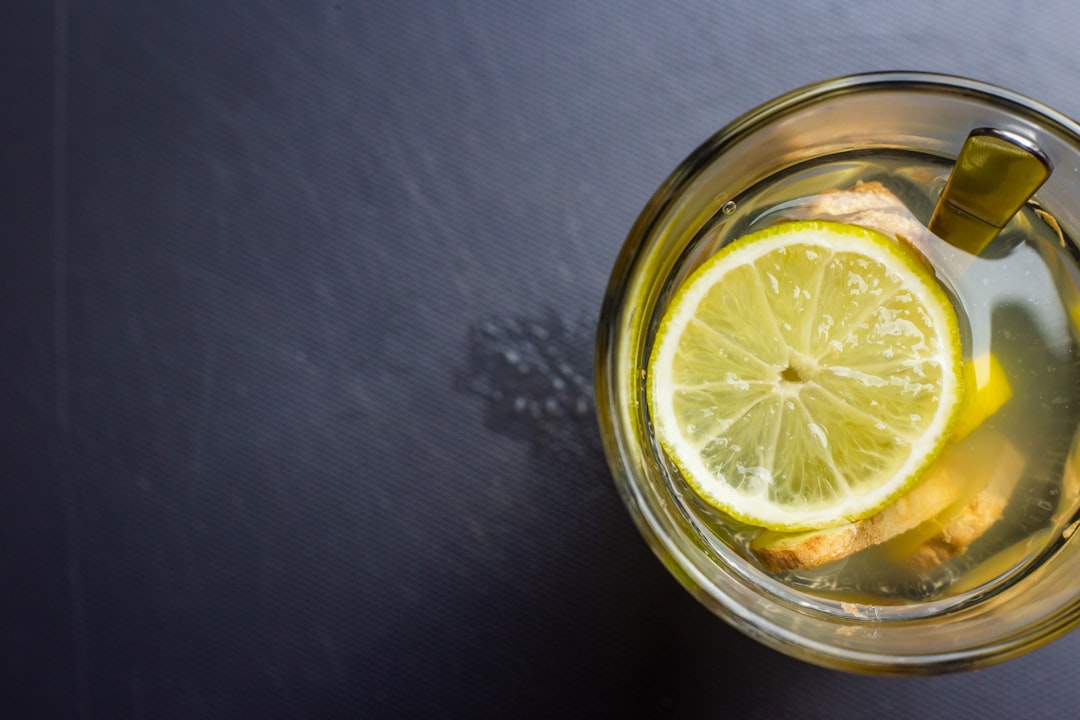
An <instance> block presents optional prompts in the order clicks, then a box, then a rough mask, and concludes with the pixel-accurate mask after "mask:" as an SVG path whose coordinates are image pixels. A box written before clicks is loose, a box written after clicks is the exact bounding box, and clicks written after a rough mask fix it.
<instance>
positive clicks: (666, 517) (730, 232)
mask: <svg viewBox="0 0 1080 720" xmlns="http://www.w3.org/2000/svg"><path fill="white" fill-rule="evenodd" d="M983 127H991V128H999V129H1004V130H1007V131H1009V132H1013V133H1015V134H1018V135H1021V136H1023V137H1025V138H1027V139H1029V140H1031V141H1033V142H1034V143H1035V144H1036V145H1038V147H1039V148H1041V149H1042V151H1043V152H1044V153H1045V154H1046V155H1047V156H1048V157H1049V158H1050V160H1051V161H1052V162H1053V164H1054V171H1053V174H1052V175H1051V177H1050V179H1049V180H1048V181H1047V182H1046V183H1045V185H1043V186H1042V188H1041V189H1040V190H1039V191H1038V193H1037V195H1036V196H1035V198H1034V199H1033V201H1032V202H1031V203H1029V205H1028V207H1027V208H1025V210H1024V211H1023V212H1022V213H1021V215H1018V216H1017V218H1016V220H1015V221H1014V222H1013V223H1011V224H1010V225H1009V226H1008V227H1006V228H1005V230H1004V231H1003V232H1002V234H1001V236H1000V237H999V238H998V240H997V241H995V243H994V245H993V246H992V247H991V248H989V249H988V251H987V257H986V258H980V259H978V260H977V261H975V262H976V266H975V267H973V268H972V269H971V270H970V271H969V272H970V273H973V275H971V277H973V278H975V279H981V280H982V283H983V284H989V283H1000V282H1008V278H1009V277H1012V276H1014V275H1017V274H1021V273H1029V274H1030V273H1031V272H1032V270H1031V268H1035V270H1034V272H1036V274H1039V279H1037V281H1036V282H1035V284H1034V285H1033V286H1032V287H1036V288H1038V287H1041V288H1043V289H1044V290H1047V292H1048V294H1047V295H1041V294H1039V293H1038V292H1037V291H1036V290H1032V291H1030V293H1031V294H1030V297H1028V296H1024V293H1028V292H1029V291H1028V290H1025V289H1024V288H1025V287H1027V286H1024V285H1018V288H1017V293H1018V294H1017V296H1016V297H1015V298H1013V300H1012V301H1010V302H1011V305H1010V307H1009V308H1005V309H1004V310H1003V314H1001V315H1000V316H999V315H994V323H995V324H994V327H993V330H992V332H993V333H997V335H995V337H997V336H998V335H1000V336H1002V337H1006V336H1008V337H1011V336H1010V335H1009V333H1012V334H1014V335H1016V334H1017V333H1019V334H1020V335H1022V334H1023V333H1024V332H1025V331H1026V330H1025V328H1028V326H1032V327H1035V328H1036V330H1033V331H1032V332H1036V331H1037V332H1038V333H1039V334H1037V335H1033V336H1032V337H1034V338H1035V341H1034V342H1032V341H1029V340H1025V341H1024V342H1023V343H1021V345H1031V344H1040V343H1041V344H1042V345H1043V346H1045V348H1044V349H1046V352H1045V353H1044V354H1043V355H1040V356H1038V362H1039V363H1041V364H1040V365H1039V367H1033V366H1034V365H1035V364H1036V363H1035V362H1034V361H1033V360H1032V356H1028V355H1023V350H1022V349H1021V350H1016V351H1015V352H1016V353H1017V358H1016V359H1015V361H1014V363H1013V364H1014V365H1015V366H1016V367H1019V368H1022V369H1023V370H1024V372H1026V373H1027V375H1025V377H1026V378H1028V379H1027V380H1026V381H1024V382H1021V383H1018V385H1017V386H1016V387H1015V390H1016V394H1017V396H1018V397H1019V398H1020V399H1019V400H1017V402H1018V403H1021V405H1018V407H1021V408H1022V409H1023V412H1024V413H1028V414H1029V415H1030V418H1026V417H1023V418H1020V421H1018V422H1016V423H1014V425H1013V426H1012V427H1013V428H1014V429H1015V428H1020V429H1018V430H1015V431H1016V432H1018V433H1021V434H1022V433H1023V432H1024V430H1023V426H1024V425H1025V424H1026V425H1030V426H1031V427H1032V428H1035V429H1036V430H1035V431H1033V432H1032V433H1029V434H1031V435H1037V436H1039V437H1037V438H1035V439H1034V440H1032V439H1030V438H1029V439H1028V440H1023V439H1018V440H1017V441H1018V442H1019V443H1021V444H1024V443H1027V445H1026V446H1027V447H1029V448H1036V447H1039V446H1037V445H1032V444H1031V443H1033V442H1039V441H1041V439H1045V438H1046V437H1051V436H1053V438H1054V442H1055V443H1056V445H1054V447H1055V448H1057V449H1056V450H1054V453H1056V454H1053V453H1051V454H1052V455H1053V461H1052V462H1051V461H1049V460H1048V461H1046V462H1042V461H1040V463H1036V464H1037V465H1038V467H1036V468H1035V470H1033V472H1037V474H1038V476H1039V477H1038V478H1037V480H1036V481H1034V482H1038V483H1043V484H1042V485H1039V492H1040V493H1042V494H1039V495H1037V496H1036V495H1033V494H1032V493H1031V492H1027V491H1026V490H1025V491H1024V493H1027V494H1024V493H1022V492H1019V491H1018V492H1017V493H1016V494H1015V495H1014V496H1013V498H1012V499H1011V500H1010V502H1011V503H1014V504H1020V503H1024V504H1026V505H1025V507H1024V508H1018V509H1017V510H1016V513H1015V515H1016V517H1018V518H1020V519H1019V520H1017V522H1018V523H1020V524H1021V525H1022V524H1023V523H1024V522H1027V520H1026V519H1029V518H1030V517H1032V514H1033V513H1034V514H1035V515H1037V517H1036V518H1035V519H1034V520H1032V521H1031V522H1030V527H1027V526H1024V527H1023V537H1018V536H1017V537H1011V538H1009V539H1007V541H1002V543H1003V544H1002V545H1001V546H1000V547H996V548H993V549H992V552H991V551H987V552H986V553H984V554H985V557H982V558H981V559H980V560H979V562H978V563H977V564H975V565H972V566H970V567H968V566H964V567H962V568H961V570H957V571H955V572H959V573H960V577H959V582H958V583H956V584H955V587H953V588H952V589H951V590H949V591H948V592H945V593H941V594H938V595H935V594H933V593H929V594H927V595H926V596H925V597H919V598H916V599H910V598H909V599H907V600H904V599H902V598H901V599H899V600H897V599H895V598H892V599H888V598H883V599H880V600H878V599H875V596H872V595H867V594H866V593H851V594H850V597H845V595H844V593H842V592H841V593H835V592H833V593H828V592H826V593H822V592H817V591H815V589H814V588H813V587H812V586H808V585H806V584H805V583H804V584H802V585H800V584H799V583H792V582H790V581H789V579H786V578H784V577H778V576H776V575H774V574H770V573H769V572H766V571H765V570H764V569H763V568H762V567H761V566H760V564H758V563H755V562H754V560H753V558H752V557H748V556H747V553H746V552H744V551H742V550H740V548H739V546H738V543H736V542H735V541H734V540H733V539H732V538H733V537H734V535H735V534H736V531H737V530H738V528H737V527H736V528H735V529H734V530H733V529H732V528H731V527H728V526H727V525H725V521H724V520H723V518H720V519H719V520H718V519H717V518H716V517H715V513H711V511H710V510H709V509H708V508H703V507H702V505H701V503H700V502H698V501H697V500H696V499H695V497H694V496H693V493H692V492H691V491H690V490H689V489H688V487H687V486H686V484H685V483H684V482H683V481H682V479H681V477H680V476H679V474H678V471H677V470H676V469H675V468H674V467H673V465H672V464H671V463H670V462H669V461H668V459H667V458H666V457H665V455H664V452H663V450H662V449H661V448H660V447H659V446H658V444H657V443H656V441H655V438H654V436H653V434H652V431H651V426H650V418H649V415H648V408H647V404H646V398H645V385H644V377H645V370H646V366H647V360H648V358H649V354H650V352H651V349H652V345H653V339H654V334H655V331H656V328H657V323H658V321H659V319H660V317H661V316H662V315H663V312H664V309H665V308H666V306H667V304H668V303H669V301H670V299H671V297H672V294H673V292H674V290H675V288H677V287H678V285H679V283H680V282H681V281H682V280H683V279H685V278H686V276H687V275H688V274H689V273H690V272H691V271H692V270H693V268H694V267H696V266H698V265H700V263H701V262H702V261H703V260H704V259H705V258H707V257H708V256H709V255H710V254H712V253H713V252H715V251H716V250H717V249H718V248H719V247H720V246H722V245H723V244H724V243H726V242H727V241H729V240H731V239H732V238H734V237H736V236H738V235H740V234H742V233H743V232H745V231H748V230H752V229H754V228H755V227H756V226H757V225H756V223H759V222H761V218H763V217H767V216H768V215H769V213H770V212H773V211H774V210H775V208H777V207H782V206H784V205H785V203H790V202H791V201H792V198H796V197H798V196H800V195H806V194H812V193H814V192H819V191H822V190H825V189H828V188H829V187H834V186H843V185H845V184H847V183H849V182H852V181H854V180H856V179H863V178H865V177H867V176H868V173H869V174H870V175H874V174H876V175H877V176H884V175H888V176H890V177H892V178H893V179H894V180H896V178H899V179H898V180H896V182H899V183H901V184H906V185H907V186H911V187H914V188H916V189H917V190H919V191H920V192H922V193H923V194H922V195H921V196H920V197H922V198H923V201H922V202H919V201H914V202H911V203H909V209H910V210H911V211H912V212H913V213H914V214H915V215H916V216H917V217H918V218H919V220H921V221H922V222H923V223H926V222H928V220H929V214H930V213H931V211H932V210H933V200H934V198H935V196H936V194H939V193H940V192H941V188H942V186H943V185H944V182H945V178H946V177H947V174H948V169H949V166H950V165H951V163H952V162H953V161H954V160H955V158H956V156H957V154H958V153H959V151H960V148H961V146H962V145H963V143H964V141H965V138H966V137H967V136H968V133H969V132H970V131H971V130H972V129H974V128H983ZM912 168H914V169H912ZM1078 213H1080V126H1078V125H1077V124H1076V123H1075V122H1073V121H1072V120H1070V119H1069V118H1067V117H1065V116H1063V115H1062V114H1060V113H1058V112H1056V111H1054V110H1052V109H1050V108H1048V107H1046V106H1044V105H1042V104H1040V103H1037V102H1034V101H1032V100H1029V99H1028V98H1025V97H1023V96H1021V95H1018V94H1016V93H1013V92H1009V91H1007V90H1002V89H1000V88H996V87H993V86H990V85H987V84H984V83H981V82H976V81H972V80H967V79H961V78H955V77H948V76H941V75H930V74H921V73H907V72H893V73H878V74H869V75H859V76H852V77H845V78H840V79H836V80H831V81H828V82H823V83H820V84H817V85H813V86H810V87H807V88H803V89H800V90H797V91H794V92H791V93H789V94H787V95H784V96H782V97H780V98H777V99H776V100H773V101H772V102H769V103H767V104H766V105H764V106H762V107H759V108H757V109H756V110H753V111H751V112H749V113H747V114H746V115H744V116H742V117H740V118H738V119H736V120H735V121H734V122H732V123H730V124H729V125H727V126H726V127H724V128H723V129H722V130H720V131H719V132H718V133H717V134H716V135H714V136H713V137H712V138H710V139H709V140H708V141H707V142H705V143H704V144H703V145H702V146H701V147H699V148H698V149H697V150H695V151H694V152H693V153H692V154H691V155H690V156H689V157H688V158H687V159H686V160H685V161H684V162H683V163H682V164H681V165H680V166H679V167H678V168H677V169H676V170H675V171H674V172H673V173H672V174H671V176H670V177H669V178H668V179H667V180H666V181H665V182H664V183H663V185H661V187H660V188H659V189H658V190H657V191H656V193H655V195H654V196H653V197H652V198H651V199H650V200H649V202H648V204H647V205H646V206H645V208H644V210H643V211H642V213H641V215H640V216H639V218H638V220H637V222H636V223H635V225H634V227H633V228H632V230H631V232H630V234H629V237H628V238H627V240H626V243H625V245H624V247H623V248H622V251H621V254H620V255H619V257H618V260H617V262H616V265H615V267H614V270H613V273H612V275H611V279H610V284H609V286H608V289H607V294H606V297H605V300H604V305H603V309H602V313H601V317H600V325H599V333H598V344H597V356H596V384H597V408H598V413H599V420H600V427H601V432H602V435H603V439H604V445H605V452H606V454H607V458H608V462H609V465H610V467H611V469H612V472H613V474H614V477H615V481H616V484H617V486H618V488H619V490H620V493H621V496H622V498H623V500H624V501H625V503H626V505H627V507H628V508H629V510H630V513H631V515H632V516H633V518H634V520H635V522H636V524H637V526H638V528H639V530H640V531H641V533H642V534H643V536H644V537H645V539H646V540H647V542H648V543H649V545H650V546H651V547H652V548H653V550H654V551H655V552H656V554H657V555H658V556H659V557H660V559H661V560H662V561H663V562H664V563H665V565H666V566H667V567H668V568H669V570H670V571H671V572H672V573H673V574H674V575H675V577H676V578H678V580H679V581H680V582H681V583H682V584H683V585H684V586H685V587H686V588H687V589H688V590H689V591H690V592H691V593H693V594H694V595H695V596H696V597H697V598H698V599H699V600H700V601H701V602H702V603H704V604H705V605H706V606H707V607H708V608H709V609H710V610H712V611H713V612H714V613H715V614H717V615H718V616H720V617H721V618H723V619H724V620H726V621H727V622H729V623H730V624H731V625H733V626H734V627H736V628H738V629H739V630H741V631H743V632H744V633H746V634H747V635H749V636H751V637H754V638H756V639H758V640H759V641H761V642H762V643H764V644H766V645H768V646H771V647H773V648H775V649H777V650H780V651H782V652H785V653H787V654H789V655H792V656H794V657H798V658H801V659H804V660H807V661H810V662H814V663H817V664H820V665H824V666H829V667H834V668H839V669H845V670H853V671H862V672H876V673H891V674H916V673H931V672H943V671H952V670H959V669H964V668H971V667H977V666H982V665H986V664H989V663H993V662H998V661H1001V660H1004V659H1007V658H1010V657H1013V656H1016V655H1018V654H1020V653H1022V652H1025V651H1028V650H1031V649H1032V648H1035V647H1038V646H1040V645H1042V644H1044V643H1046V642H1048V641H1049V640H1051V639H1053V638H1055V637H1057V636H1059V635H1061V634H1062V633H1064V632H1066V631H1068V630H1069V629H1071V628H1072V627H1073V626H1074V625H1076V623H1077V622H1078V620H1080V548H1078V547H1077V542H1078V541H1077V540H1076V539H1075V538H1072V530H1074V529H1075V527H1076V525H1075V524H1074V523H1076V522H1077V519H1078V518H1080V515H1078V514H1077V502H1076V498H1077V495H1078V494H1080V491H1078V489H1077V485H1078V483H1077V481H1076V475H1075V474H1074V471H1073V468H1074V466H1075V465H1077V452H1076V449H1075V446H1076V439H1075V438H1076V427H1077V421H1076V414H1075V409H1076V406H1077V405H1080V398H1078V397H1074V396H1072V395H1070V394H1069V393H1067V392H1065V391H1062V392H1061V393H1058V392H1057V391H1054V392H1049V391H1047V392H1046V393H1045V395H1046V397H1042V395H1043V394H1044V393H1043V388H1045V387H1047V385H1048V384H1049V383H1051V381H1052V382H1053V383H1055V384H1056V385H1055V387H1057V386H1058V385H1061V383H1065V385H1061V386H1062V387H1065V386H1070V387H1071V386H1080V374H1077V373H1075V367H1074V362H1073V361H1074V359H1075V357H1076V353H1075V348H1076V346H1077V337H1078V336H1080V333H1078V332H1077V324H1078V323H1080V292H1078V291H1077V287H1080V282H1078V278H1080V273H1078V270H1077V257H1078V256H1080V250H1078V249H1077V246H1076V244H1075V243H1074V241H1073V238H1074V237H1077V231H1080V217H1078ZM1033 223H1039V229H1038V234H1040V237H1043V238H1044V239H1043V240H1042V241H1039V240H1037V239H1033V237H1032V233H1033V231H1032V227H1033ZM1048 228H1049V229H1048ZM1047 233H1051V234H1050V237H1051V238H1052V240H1051V241H1045V237H1046V236H1047ZM1040 243H1041V244H1040ZM1024 263H1027V264H1026V265H1025V264H1024ZM1032 263H1034V265H1033V264H1032ZM1001 278H1005V280H1001ZM1009 312H1013V315H1012V316H1010V315H1009ZM1043 313H1047V314H1046V315H1045V316H1044V315H1043ZM1010 318H1011V319H1010ZM1029 321H1030V322H1029ZM1010 323H1013V324H1012V325H1011V324H1010ZM1013 325H1015V328H1014V327H1013ZM988 332H991V331H989V330H988ZM1018 347H1019V346H1018ZM1003 352H1004V353H1005V354H1008V353H1010V352H1013V351H1011V350H1008V348H1007V347H1006V349H1005V350H1004V351H1003ZM1021 355H1023V356H1022V357H1021ZM1008 360H1009V358H1007V357H1006V358H1003V361H1008ZM1025 362H1026V363H1027V364H1026V365H1024V363H1025ZM1044 378H1045V381H1044ZM1023 403H1026V404H1023ZM1040 423H1041V424H1040ZM1007 432H1008V430H1007ZM1042 455H1046V453H1042ZM1029 464H1030V463H1029ZM1044 486H1045V487H1044ZM1032 492H1034V491H1032ZM1033 498H1034V499H1033ZM1028 505H1030V507H1028ZM952 580H956V577H953V578H952Z"/></svg>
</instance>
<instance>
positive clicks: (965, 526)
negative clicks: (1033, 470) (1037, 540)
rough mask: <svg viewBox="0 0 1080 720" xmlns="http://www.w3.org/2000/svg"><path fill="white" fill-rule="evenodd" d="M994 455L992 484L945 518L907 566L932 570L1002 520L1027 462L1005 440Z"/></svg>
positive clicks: (964, 549)
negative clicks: (939, 527)
mask: <svg viewBox="0 0 1080 720" xmlns="http://www.w3.org/2000/svg"><path fill="white" fill-rule="evenodd" d="M994 452H995V457H994V460H995V462H994V466H993V469H992V471H991V472H992V475H991V477H990V484H989V485H988V486H987V487H985V488H983V489H982V490H981V491H979V492H978V493H977V494H976V495H975V497H974V498H973V499H972V500H971V502H970V503H969V504H968V505H967V506H965V507H964V508H963V509H961V510H960V511H959V512H958V513H957V514H955V515H952V516H951V517H948V519H945V520H944V522H943V523H942V524H943V526H942V527H941V531H940V532H939V533H938V534H936V535H935V536H934V537H931V538H930V539H928V540H926V541H925V542H924V543H922V544H921V545H919V546H918V548H916V549H915V551H914V552H912V553H911V554H910V555H909V556H908V557H907V558H906V559H905V560H904V561H903V564H904V565H906V566H908V567H910V568H912V569H916V570H931V569H933V568H935V567H937V566H938V565H940V564H941V563H943V562H945V561H946V560H951V559H952V558H954V557H958V556H960V555H963V554H964V553H965V552H967V550H968V548H969V547H971V544H972V543H974V542H975V541H976V540H978V539H979V538H980V537H982V536H983V535H984V534H985V533H986V531H987V530H989V529H990V528H991V527H993V525H994V523H996V522H997V521H998V520H1000V519H1001V516H1002V514H1004V512H1005V506H1006V505H1008V503H1009V498H1010V497H1011V495H1012V493H1013V490H1015V489H1016V485H1017V483H1018V482H1019V481H1020V477H1021V475H1023V473H1024V468H1025V466H1026V465H1027V462H1026V460H1025V459H1024V457H1023V456H1022V455H1021V454H1020V453H1019V451H1017V449H1016V447H1015V446H1014V445H1013V444H1012V443H1010V442H1009V441H1007V440H1004V439H1003V440H1002V442H1001V444H1000V445H998V446H996V447H995V451H994Z"/></svg>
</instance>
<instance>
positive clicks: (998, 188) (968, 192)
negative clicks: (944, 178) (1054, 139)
mask: <svg viewBox="0 0 1080 720" xmlns="http://www.w3.org/2000/svg"><path fill="white" fill-rule="evenodd" d="M1052 169H1053V165H1052V164H1051V162H1050V158H1049V157H1047V156H1046V154H1045V153H1044V152H1043V151H1042V150H1040V149H1039V147H1038V146H1037V145H1035V143H1034V142H1032V141H1031V140H1029V139H1028V138H1026V137H1024V136H1022V135H1019V134H1017V133H1015V132H1012V131H1009V130H1000V129H997V128H978V129H976V130H972V131H971V134H970V135H968V138H967V140H966V141H965V142H964V146H963V147H962V148H961V150H960V155H959V157H957V158H956V165H955V166H954V167H953V171H952V174H950V175H949V180H948V182H947V183H946V184H945V189H944V190H943V191H942V193H941V197H940V198H938V203H937V206H936V207H935V208H934V214H933V216H932V217H931V218H930V224H929V229H930V231H931V232H932V233H934V234H935V235H937V236H938V237H940V238H942V239H943V240H945V241H947V242H948V243H950V244H951V245H955V246H956V247H959V248H961V249H963V250H966V251H968V252H969V253H972V254H973V255H978V254H979V253H981V252H982V251H983V250H985V249H986V246H987V245H989V244H990V242H991V241H992V240H993V239H994V238H995V237H997V234H998V233H999V232H1001V229H1002V228H1003V227H1005V225H1006V224H1007V223H1008V222H1009V220H1011V219H1012V217H1013V216H1014V215H1015V214H1016V213H1017V211H1019V210H1020V208H1022V207H1023V206H1024V203H1026V202H1027V201H1028V200H1029V199H1030V198H1031V196H1032V195H1034V194H1035V191H1036V190H1038V189H1039V188H1040V187H1041V186H1042V184H1043V183H1044V182H1045V181H1046V179H1047V178H1048V177H1050V173H1051V171H1052Z"/></svg>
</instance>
